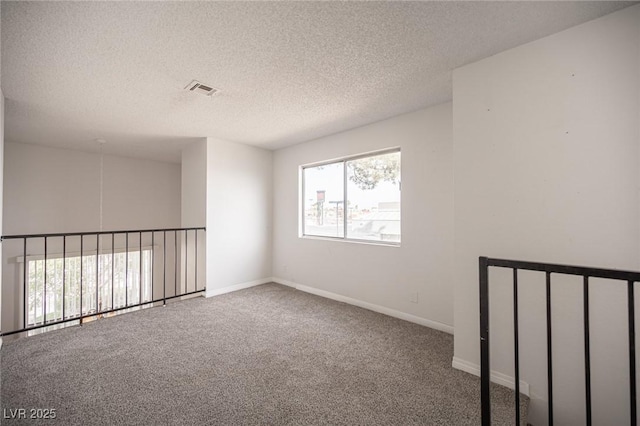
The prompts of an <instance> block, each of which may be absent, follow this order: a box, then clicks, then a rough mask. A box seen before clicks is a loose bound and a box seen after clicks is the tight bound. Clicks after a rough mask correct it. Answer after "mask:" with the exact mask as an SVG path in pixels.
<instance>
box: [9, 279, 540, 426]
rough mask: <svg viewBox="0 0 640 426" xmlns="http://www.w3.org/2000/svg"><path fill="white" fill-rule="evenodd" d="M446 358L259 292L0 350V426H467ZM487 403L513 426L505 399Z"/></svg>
mask: <svg viewBox="0 0 640 426" xmlns="http://www.w3.org/2000/svg"><path fill="white" fill-rule="evenodd" d="M452 355H453V336H451V335H449V334H446V333H443V332H439V331H436V330H432V329H430V328H426V327H423V326H420V325H416V324H413V323H409V322H406V321H402V320H399V319H396V318H392V317H389V316H385V315H381V314H378V313H375V312H371V311H368V310H365V309H360V308H357V307H354V306H350V305H347V304H344V303H339V302H336V301H333V300H329V299H325V298H321V297H317V296H314V295H310V294H307V293H304V292H300V291H297V290H293V289H291V288H288V287H284V286H281V285H277V284H265V285H261V286H258V287H253V288H250V289H247V290H242V291H238V292H234V293H229V294H225V295H222V296H218V297H214V298H210V299H205V298H196V299H191V300H186V301H181V302H176V303H172V304H169V305H167V306H166V307H165V308H153V309H146V310H142V311H138V312H134V313H128V314H124V315H120V316H117V317H114V318H110V319H104V320H100V321H95V322H92V323H89V324H86V325H84V326H82V327H69V328H66V329H63V330H58V331H54V332H50V333H44V334H41V335H36V336H33V337H29V338H25V339H18V340H14V341H10V342H5V344H4V345H3V347H2V349H1V351H0V356H1V359H0V363H1V365H0V367H1V369H0V371H1V376H2V377H1V397H2V408H3V416H2V417H3V418H2V424H3V425H5V424H34V423H35V424H64V425H156V424H157V425H159V424H172V425H207V424H210V425H257V424H259V425H266V424H268V425H319V424H335V425H418V424H420V425H447V426H450V425H479V424H480V382H479V379H478V378H477V377H475V376H472V375H470V374H467V373H464V372H461V371H458V370H454V369H453V368H452V367H451V359H452ZM492 404H493V407H492V410H493V424H494V425H502V424H503V425H511V424H513V423H514V420H513V419H514V414H513V392H512V391H510V390H508V389H506V388H503V387H499V386H495V387H493V388H492ZM526 406H527V401H526V399H523V402H522V412H523V415H524V418H526ZM19 408H25V409H27V411H26V415H27V417H29V416H30V414H36V415H37V414H38V413H39V414H43V413H44V412H43V411H41V412H36V411H34V412H31V411H30V409H32V408H33V409H43V410H47V409H54V410H55V416H56V419H55V420H39V421H34V420H30V419H26V420H25V419H10V418H7V417H11V414H12V413H15V412H14V411H10V410H15V409H19Z"/></svg>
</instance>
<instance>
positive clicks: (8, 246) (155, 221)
mask: <svg viewBox="0 0 640 426" xmlns="http://www.w3.org/2000/svg"><path fill="white" fill-rule="evenodd" d="M4 160H5V161H4V178H5V179H4V183H5V184H4V220H3V224H4V234H6V235H11V234H32V233H59V232H79V231H87V232H90V231H98V230H99V228H100V156H99V154H97V153H86V152H80V151H73V150H66V149H56V148H50V147H44V146H39V145H27V144H18V143H10V142H7V143H6V144H5V157H4ZM180 174H181V172H180V165H179V164H170V163H161V162H156V161H147V160H140V159H132V158H124V157H115V156H105V157H104V175H103V181H104V190H103V194H104V199H103V229H104V230H106V231H111V230H133V229H157V228H167V227H168V228H176V227H180V208H181V202H180V185H181V184H180V178H181V176H180ZM170 237H171V236H168V238H169V239H170ZM116 238H117V240H116V246H118V245H124V237H116ZM160 238H161V236H160V234H158V235H157V236H156V240H155V243H156V246H158V245H159V244H161V243H162V241H161V240H160ZM118 239H119V240H118ZM107 240H108V241H105V240H103V241H101V245H102V246H103V247H107V246H108V245H110V238H109V239H107ZM138 241H139V239H138V237H137V236H136V235H132V236H131V239H130V244H131V246H132V247H135V246H137V244H138ZM2 244H3V248H4V253H3V262H2V263H3V266H4V270H3V276H2V278H3V281H2V282H3V288H2V293H3V297H2V301H3V310H2V315H3V323H4V324H5V325H6V328H7V330H8V329H14V328H15V327H17V325H18V323H17V322H16V321H17V318H16V317H17V316H19V312H18V310H20V309H21V308H20V306H21V301H20V300H19V293H18V292H16V291H14V290H15V286H16V284H17V281H18V279H17V278H18V275H19V274H20V273H21V272H20V271H21V268H22V265H21V264H18V263H16V258H17V256H20V255H21V254H22V242H21V241H20V240H7V241H4V242H3V243H2ZM49 244H50V245H49V247H48V251H49V252H50V253H61V252H62V249H61V247H60V246H61V242H60V241H58V240H50V241H49ZM73 244H76V245H78V244H79V242H78V241H70V242H69V246H68V248H69V249H70V250H75V249H77V247H76V248H70V246H71V245H73ZM91 244H94V245H95V240H93V242H91V241H90V239H87V242H86V245H85V247H84V248H85V249H86V250H91V249H92V247H91ZM150 244H151V239H150V236H149V235H146V234H145V235H144V236H143V246H146V245H150ZM167 248H168V250H167V258H168V268H167V275H168V277H169V278H170V279H173V276H174V275H175V274H174V272H173V263H172V262H171V261H170V260H171V259H173V256H174V255H173V245H172V244H170V241H168V243H167ZM93 249H95V246H94V247H93ZM41 252H42V242H41V241H35V242H33V244H31V245H30V246H29V247H28V254H38V253H41ZM160 252H161V250H160V251H159V250H156V254H157V255H158V256H159V254H160ZM156 260H157V261H156V262H155V267H154V274H156V275H155V276H156V277H158V276H161V275H162V270H161V269H158V268H160V267H161V265H162V264H161V262H160V261H161V257H157V258H156ZM158 285H160V286H161V285H162V283H161V282H160V281H156V285H155V286H154V294H155V296H156V297H160V296H161V294H162V293H161V292H162V289H157V288H156V287H157V286H158ZM173 288H174V285H173V281H171V282H170V283H169V284H168V289H169V291H168V292H167V294H168V295H172V294H173Z"/></svg>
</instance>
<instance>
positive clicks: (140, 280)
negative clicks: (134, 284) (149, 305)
mask: <svg viewBox="0 0 640 426" xmlns="http://www.w3.org/2000/svg"><path fill="white" fill-rule="evenodd" d="M139 246H140V247H139V252H138V253H139V258H140V273H139V274H138V275H139V277H138V285H139V287H140V297H139V298H138V302H139V303H142V232H140V243H139Z"/></svg>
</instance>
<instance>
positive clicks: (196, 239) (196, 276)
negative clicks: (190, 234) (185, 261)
mask: <svg viewBox="0 0 640 426" xmlns="http://www.w3.org/2000/svg"><path fill="white" fill-rule="evenodd" d="M194 232H195V234H196V238H195V247H196V253H195V255H194V257H193V259H194V261H195V264H194V267H193V269H194V270H195V273H194V274H193V275H194V279H195V290H198V230H197V229H195V230H194Z"/></svg>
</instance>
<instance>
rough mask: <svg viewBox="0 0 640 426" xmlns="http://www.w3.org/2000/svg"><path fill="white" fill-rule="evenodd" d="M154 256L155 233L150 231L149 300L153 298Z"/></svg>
mask: <svg viewBox="0 0 640 426" xmlns="http://www.w3.org/2000/svg"><path fill="white" fill-rule="evenodd" d="M155 257H156V234H155V232H152V233H151V300H153V266H154V263H155V262H154V261H155Z"/></svg>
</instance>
